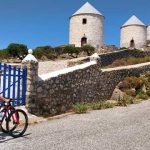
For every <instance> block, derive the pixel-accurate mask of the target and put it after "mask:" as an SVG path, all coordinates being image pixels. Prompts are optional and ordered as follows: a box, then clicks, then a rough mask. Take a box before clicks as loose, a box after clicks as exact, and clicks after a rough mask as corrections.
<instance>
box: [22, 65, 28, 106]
mask: <svg viewBox="0 0 150 150" xmlns="http://www.w3.org/2000/svg"><path fill="white" fill-rule="evenodd" d="M26 74H27V71H26V68H25V67H24V68H23V74H22V75H23V78H22V105H25V100H26V77H27V75H26Z"/></svg>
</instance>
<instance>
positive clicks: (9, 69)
mask: <svg viewBox="0 0 150 150" xmlns="http://www.w3.org/2000/svg"><path fill="white" fill-rule="evenodd" d="M10 88H11V66H10V65H9V66H8V98H11V97H10Z"/></svg>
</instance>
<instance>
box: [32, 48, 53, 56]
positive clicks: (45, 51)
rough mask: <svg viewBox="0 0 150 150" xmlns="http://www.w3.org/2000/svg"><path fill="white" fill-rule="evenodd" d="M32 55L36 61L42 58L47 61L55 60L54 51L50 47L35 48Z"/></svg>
mask: <svg viewBox="0 0 150 150" xmlns="http://www.w3.org/2000/svg"><path fill="white" fill-rule="evenodd" d="M33 55H35V56H36V57H37V58H38V59H41V58H42V57H46V58H48V59H55V58H56V54H55V50H54V48H52V47H51V46H41V47H37V48H35V49H34V51H33Z"/></svg>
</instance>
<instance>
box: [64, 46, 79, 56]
mask: <svg viewBox="0 0 150 150" xmlns="http://www.w3.org/2000/svg"><path fill="white" fill-rule="evenodd" d="M64 52H65V53H68V55H69V56H71V57H73V58H77V57H78V54H79V53H80V49H79V48H77V47H74V46H66V47H65V48H64Z"/></svg>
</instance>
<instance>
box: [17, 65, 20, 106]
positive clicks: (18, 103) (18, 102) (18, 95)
mask: <svg viewBox="0 0 150 150" xmlns="http://www.w3.org/2000/svg"><path fill="white" fill-rule="evenodd" d="M17 72H18V86H17V87H18V89H17V90H18V91H17V105H20V68H19V69H18V71H17Z"/></svg>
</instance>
